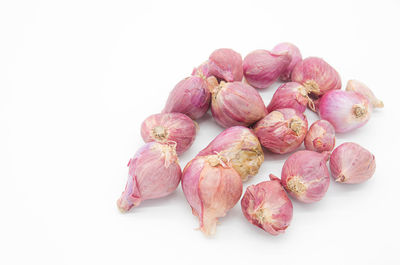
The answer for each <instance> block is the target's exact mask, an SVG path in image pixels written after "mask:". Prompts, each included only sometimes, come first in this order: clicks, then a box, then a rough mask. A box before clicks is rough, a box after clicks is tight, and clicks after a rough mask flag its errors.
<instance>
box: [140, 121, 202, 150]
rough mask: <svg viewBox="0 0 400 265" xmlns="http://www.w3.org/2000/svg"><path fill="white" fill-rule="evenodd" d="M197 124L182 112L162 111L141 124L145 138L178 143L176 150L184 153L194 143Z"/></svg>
mask: <svg viewBox="0 0 400 265" xmlns="http://www.w3.org/2000/svg"><path fill="white" fill-rule="evenodd" d="M196 131H197V124H196V122H195V121H193V120H192V119H191V118H189V117H188V116H186V115H185V114H182V113H160V114H154V115H151V116H149V117H148V118H146V119H145V120H144V121H143V123H142V126H141V131H140V132H141V134H142V138H143V140H144V141H145V142H146V143H148V142H154V141H156V142H160V143H170V142H175V143H176V152H177V153H178V155H179V154H182V153H183V152H185V151H186V150H188V149H189V147H190V146H191V145H192V143H193V141H194V139H195V137H196Z"/></svg>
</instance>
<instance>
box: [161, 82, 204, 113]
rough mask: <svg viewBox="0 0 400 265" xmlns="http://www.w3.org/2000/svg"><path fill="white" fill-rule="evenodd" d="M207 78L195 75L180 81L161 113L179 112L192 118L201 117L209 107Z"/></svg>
mask: <svg viewBox="0 0 400 265" xmlns="http://www.w3.org/2000/svg"><path fill="white" fill-rule="evenodd" d="M207 81H208V80H207V79H205V78H204V77H200V76H197V75H193V76H190V77H188V78H185V79H183V80H182V81H180V82H179V83H178V84H177V85H176V86H175V87H174V89H173V90H172V91H171V93H170V94H169V96H168V100H167V103H166V104H165V108H164V110H163V111H162V112H163V113H170V112H179V113H183V114H186V115H187V116H189V117H190V118H192V119H194V120H195V119H199V118H201V117H202V116H203V115H204V114H205V113H206V112H207V110H208V108H209V107H210V99H211V94H210V90H209V84H208V82H207Z"/></svg>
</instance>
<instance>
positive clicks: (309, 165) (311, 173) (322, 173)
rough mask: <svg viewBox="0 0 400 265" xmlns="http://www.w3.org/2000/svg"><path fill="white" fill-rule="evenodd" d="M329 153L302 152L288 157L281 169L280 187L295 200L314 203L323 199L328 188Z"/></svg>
mask: <svg viewBox="0 0 400 265" xmlns="http://www.w3.org/2000/svg"><path fill="white" fill-rule="evenodd" d="M328 159H329V152H323V153H317V152H314V151H308V150H302V151H297V152H296V153H294V154H292V155H291V156H289V158H288V159H287V160H286V161H285V163H284V164H283V168H282V176H281V178H282V181H281V182H282V185H283V186H284V187H285V189H286V190H287V192H288V193H289V194H290V195H291V196H293V197H294V198H296V199H297V200H299V201H301V202H305V203H311V202H316V201H319V200H321V199H322V197H324V195H325V193H326V191H327V190H328V187H329V182H330V178H329V171H328V167H327V166H326V161H327V160H328Z"/></svg>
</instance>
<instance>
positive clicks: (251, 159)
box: [198, 126, 264, 181]
mask: <svg viewBox="0 0 400 265" xmlns="http://www.w3.org/2000/svg"><path fill="white" fill-rule="evenodd" d="M214 154H219V155H220V156H222V157H224V158H226V160H227V161H228V163H229V164H230V165H231V166H232V167H233V168H234V169H235V170H236V171H237V172H238V173H239V175H240V177H241V178H242V181H246V180H247V179H248V177H251V176H254V175H256V174H257V172H258V169H259V168H260V166H261V164H262V162H264V153H263V150H262V148H261V144H260V142H259V141H258V138H257V136H255V135H254V133H253V132H252V131H251V130H250V129H249V128H246V127H243V126H234V127H230V128H228V129H226V130H224V131H223V132H222V133H220V134H219V135H218V136H217V137H215V139H214V140H212V142H211V143H210V144H209V145H208V146H207V147H206V148H204V149H203V150H202V151H200V153H199V154H198V156H206V155H214Z"/></svg>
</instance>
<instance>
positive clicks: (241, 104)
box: [211, 82, 267, 128]
mask: <svg viewBox="0 0 400 265" xmlns="http://www.w3.org/2000/svg"><path fill="white" fill-rule="evenodd" d="M211 112H212V114H213V117H214V119H215V120H216V121H217V122H218V124H220V125H221V126H223V127H226V128H228V127H232V126H249V125H251V124H253V123H255V122H256V121H258V120H260V119H261V118H263V117H264V116H265V115H266V113H267V112H266V108H265V105H264V101H263V100H262V98H261V96H260V94H259V93H258V91H257V90H255V89H254V88H253V87H251V86H249V85H247V84H244V83H242V82H233V83H225V82H221V84H220V86H219V87H218V88H216V89H215V90H214V91H213V92H212V102H211Z"/></svg>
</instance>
